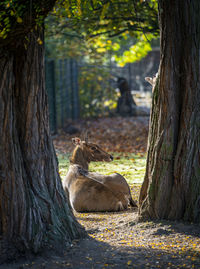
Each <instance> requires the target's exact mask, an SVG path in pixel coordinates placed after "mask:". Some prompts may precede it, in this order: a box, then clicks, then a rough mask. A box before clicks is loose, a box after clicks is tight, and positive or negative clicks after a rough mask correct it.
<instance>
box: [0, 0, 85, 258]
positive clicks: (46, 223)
mask: <svg viewBox="0 0 200 269" xmlns="http://www.w3.org/2000/svg"><path fill="white" fill-rule="evenodd" d="M54 3H55V1H54V0H49V1H30V2H29V1H1V3H0V10H1V13H0V14H1V15H0V70H1V77H0V137H1V140H0V155H1V158H0V237H1V239H2V242H4V243H5V244H3V243H2V242H1V244H0V253H1V255H0V257H1V260H2V259H6V258H8V257H7V256H12V258H13V257H15V256H16V254H17V253H18V252H19V251H20V252H25V251H27V250H29V251H33V252H38V250H40V249H41V248H42V247H44V246H46V245H48V246H49V247H50V246H51V245H54V246H60V244H62V243H63V244H66V243H69V242H70V241H71V240H72V239H73V238H75V237H78V236H80V234H81V233H82V229H81V227H80V226H79V224H78V223H77V222H76V220H75V218H74V216H73V214H72V212H71V209H70V207H69V205H68V199H67V198H66V196H65V193H64V191H63V188H62V185H61V180H60V177H59V174H58V168H57V160H56V155H55V152H54V148H53V144H52V140H51V138H50V134H49V119H48V111H47V98H46V93H45V87H44V45H43V44H44V42H43V27H42V25H43V20H44V18H45V16H46V15H47V13H48V12H49V11H50V10H51V9H52V7H53V5H54ZM5 246H7V247H5ZM8 248H9V251H8ZM13 251H14V252H13Z"/></svg>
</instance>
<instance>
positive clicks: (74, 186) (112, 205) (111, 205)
mask: <svg viewBox="0 0 200 269" xmlns="http://www.w3.org/2000/svg"><path fill="white" fill-rule="evenodd" d="M73 142H74V144H75V145H76V148H75V149H74V151H73V154H72V157H71V164H70V167H69V170H68V173H67V175H66V178H65V180H64V182H63V186H64V189H65V191H66V192H67V193H69V199H70V203H71V206H72V208H73V209H74V210H76V211H78V212H92V211H119V210H124V209H127V207H128V205H129V204H131V205H132V206H136V204H135V203H134V202H133V200H132V197H131V193H130V188H129V186H128V184H127V182H126V180H125V178H124V177H123V176H121V175H120V174H112V175H109V176H104V175H101V174H98V173H92V172H89V171H88V165H89V163H90V162H91V161H106V162H109V161H111V160H112V159H113V157H112V156H111V155H109V154H108V153H106V152H105V151H103V150H102V149H101V148H100V147H99V146H97V145H96V144H92V143H86V142H85V141H81V140H80V139H79V138H75V139H74V140H73Z"/></svg>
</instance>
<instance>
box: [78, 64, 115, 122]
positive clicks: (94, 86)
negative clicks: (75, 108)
mask: <svg viewBox="0 0 200 269" xmlns="http://www.w3.org/2000/svg"><path fill="white" fill-rule="evenodd" d="M109 81H110V73H109V72H107V71H106V70H105V69H102V68H99V67H98V66H93V67H89V69H88V67H87V66H86V67H82V68H81V71H80V74H79V88H80V104H81V105H80V109H81V115H82V117H95V116H99V117H101V116H108V115H109V113H110V111H111V110H113V109H114V110H115V109H116V104H117V94H116V92H115V89H113V88H112V87H111V85H110V83H109Z"/></svg>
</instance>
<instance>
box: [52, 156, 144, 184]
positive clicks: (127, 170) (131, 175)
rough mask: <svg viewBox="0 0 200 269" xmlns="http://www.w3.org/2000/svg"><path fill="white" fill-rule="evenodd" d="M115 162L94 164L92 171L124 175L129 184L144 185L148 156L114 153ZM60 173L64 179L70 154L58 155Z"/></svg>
mask: <svg viewBox="0 0 200 269" xmlns="http://www.w3.org/2000/svg"><path fill="white" fill-rule="evenodd" d="M113 156H114V161H112V162H110V163H106V162H93V163H91V164H90V171H92V172H97V173H101V174H104V175H110V174H113V173H119V174H121V175H123V176H124V177H125V178H126V179H127V181H128V183H129V184H132V183H142V182H143V179H144V173H145V165H146V156H143V155H140V154H134V153H126V154H125V155H122V154H119V153H114V154H113ZM57 157H58V161H59V173H60V176H61V178H62V179H63V178H64V177H65V175H66V173H67V170H68V167H69V157H70V154H58V155H57Z"/></svg>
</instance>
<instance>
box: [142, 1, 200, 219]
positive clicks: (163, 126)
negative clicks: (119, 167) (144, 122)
mask: <svg viewBox="0 0 200 269" xmlns="http://www.w3.org/2000/svg"><path fill="white" fill-rule="evenodd" d="M158 2H159V20H160V30H161V62H160V70H159V78H158V80H157V83H156V86H155V89H154V94H153V106H152V115H151V122H150V129H149V146H148V157H147V167H146V175H145V179H144V183H143V185H142V189H141V193H140V214H141V215H142V216H143V217H150V218H157V219H162V218H165V219H176V220H178V219H184V220H188V221H196V222H200V161H199V156H200V155H199V154H200V139H199V138H200V136H199V131H200V125H199V122H200V111H199V107H200V104H199V100H200V57H199V52H200V22H199V14H200V2H199V1H198V0H194V1H175V2H174V1H172V0H159V1H158Z"/></svg>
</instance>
